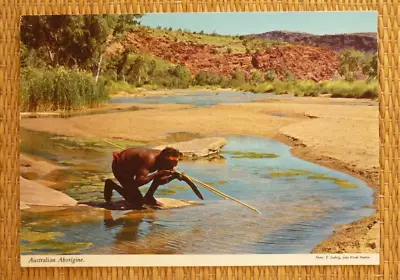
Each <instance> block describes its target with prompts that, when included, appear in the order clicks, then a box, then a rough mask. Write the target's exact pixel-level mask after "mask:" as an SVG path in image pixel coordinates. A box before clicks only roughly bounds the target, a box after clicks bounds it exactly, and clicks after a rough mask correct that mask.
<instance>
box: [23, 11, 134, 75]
mask: <svg viewBox="0 0 400 280" xmlns="http://www.w3.org/2000/svg"><path fill="white" fill-rule="evenodd" d="M137 18H140V15H133V16H127V15H84V16H83V15H79V16H78V15H77V16H70V15H56V16H41V17H37V16H24V17H23V18H22V20H21V41H22V46H23V47H24V48H26V49H27V50H29V51H34V52H35V53H36V54H37V56H38V57H39V58H40V59H42V60H44V61H45V62H46V63H47V65H49V66H51V67H57V66H67V67H72V66H76V67H78V68H80V69H86V70H95V68H97V61H98V59H99V57H100V55H101V54H102V53H103V52H104V49H105V47H106V45H107V42H108V40H109V39H110V36H111V35H114V36H115V35H117V34H121V33H123V32H126V31H127V30H130V29H131V28H133V27H134V26H136V25H137V24H138V22H137V21H136V19H137ZM26 58H27V57H26V56H25V57H22V59H26ZM23 62H25V61H23Z"/></svg>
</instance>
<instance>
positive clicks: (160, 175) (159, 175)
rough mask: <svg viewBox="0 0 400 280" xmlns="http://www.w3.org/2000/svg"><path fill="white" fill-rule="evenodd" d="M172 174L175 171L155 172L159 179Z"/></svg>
mask: <svg viewBox="0 0 400 280" xmlns="http://www.w3.org/2000/svg"><path fill="white" fill-rule="evenodd" d="M174 172H175V171H172V170H160V171H158V172H157V175H158V177H159V178H160V177H165V176H170V175H172V173H174Z"/></svg>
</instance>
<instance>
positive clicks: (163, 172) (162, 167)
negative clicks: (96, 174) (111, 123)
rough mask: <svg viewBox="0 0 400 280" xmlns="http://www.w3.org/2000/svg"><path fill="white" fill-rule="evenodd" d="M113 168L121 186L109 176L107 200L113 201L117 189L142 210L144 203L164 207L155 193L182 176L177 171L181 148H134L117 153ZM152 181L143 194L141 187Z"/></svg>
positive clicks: (106, 191)
mask: <svg viewBox="0 0 400 280" xmlns="http://www.w3.org/2000/svg"><path fill="white" fill-rule="evenodd" d="M113 158H114V159H113V162H112V171H113V173H114V176H115V178H116V179H117V180H118V181H119V182H120V184H121V186H122V187H121V186H119V185H117V184H115V183H114V182H113V181H112V180H110V179H107V180H106V182H105V184H104V199H105V201H106V202H110V201H111V198H112V192H113V190H116V191H117V192H118V193H119V194H120V195H121V196H122V197H123V198H124V199H125V200H126V201H127V202H128V203H130V204H131V205H132V206H133V208H136V209H141V208H142V206H143V204H146V205H153V206H162V204H161V203H160V202H158V201H157V200H156V199H155V198H154V193H155V191H156V190H157V188H158V187H159V186H160V185H165V184H167V183H169V182H171V181H172V180H174V179H177V178H178V179H181V178H180V175H179V174H178V173H176V172H175V171H174V167H175V166H177V164H178V160H179V151H178V150H176V149H173V148H169V147H167V148H165V149H163V150H162V151H160V150H156V149H145V148H130V149H126V150H123V151H122V152H120V153H117V152H114V153H113ZM151 181H152V184H151V186H150V188H149V190H148V191H147V193H146V195H145V196H144V197H143V195H142V193H141V192H140V190H139V187H141V186H143V185H146V184H148V183H149V182H151Z"/></svg>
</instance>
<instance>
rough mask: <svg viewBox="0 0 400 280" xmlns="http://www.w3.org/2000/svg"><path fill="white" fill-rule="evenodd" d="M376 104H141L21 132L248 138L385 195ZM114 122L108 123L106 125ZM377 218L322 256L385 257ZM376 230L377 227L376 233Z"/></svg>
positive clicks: (32, 124)
mask: <svg viewBox="0 0 400 280" xmlns="http://www.w3.org/2000/svg"><path fill="white" fill-rule="evenodd" d="M371 103H373V102H372V101H371V100H354V99H331V98H326V97H318V98H287V97H279V96H278V97H276V98H268V99H265V100H264V101H263V102H257V103H242V104H226V105H225V104H224V105H216V106H214V107H207V108H199V107H194V106H191V105H178V104H156V105H153V104H138V105H137V106H138V107H139V108H142V109H147V110H138V111H132V112H121V113H113V114H108V115H91V116H80V117H72V118H68V119H51V118H46V119H22V120H21V126H22V127H25V128H28V129H33V130H39V131H45V132H52V133H56V134H61V135H67V136H75V137H96V138H99V137H102V138H124V139H130V140H134V141H154V140H155V139H163V138H164V137H165V136H166V134H167V133H170V132H177V131H185V132H192V133H200V134H202V135H205V136H218V135H221V134H245V135H253V136H264V137H270V138H274V139H277V140H279V141H282V142H284V143H285V144H288V145H290V146H291V147H293V148H292V153H293V154H294V155H296V156H298V157H300V158H303V159H306V160H309V161H312V162H315V163H317V164H320V165H323V166H327V167H330V168H332V169H335V170H339V171H343V172H346V173H348V174H350V175H353V176H355V177H358V178H361V179H363V180H364V181H365V182H367V183H368V184H369V186H370V187H372V188H374V189H375V190H376V192H375V198H376V197H377V196H378V194H379V189H378V186H379V180H378V173H379V123H378V114H379V111H378V107H377V106H370V105H371ZM105 116H106V117H105ZM371 207H373V208H375V209H376V211H377V214H375V215H373V216H371V217H367V218H364V219H362V220H360V221H357V222H354V223H352V224H351V225H344V226H343V227H342V228H341V229H337V230H336V231H335V233H334V234H333V235H332V236H331V237H330V238H328V239H326V240H325V241H323V242H322V243H321V244H319V245H318V246H317V247H316V248H315V249H314V250H313V252H314V253H317V252H318V253H322V252H329V253H339V252H360V253H366V252H378V251H379V244H380V242H379V239H378V238H379V237H378V233H379V228H378V230H377V226H378V225H379V223H377V221H378V214H379V213H378V211H379V209H378V205H377V199H375V202H374V205H372V206H371ZM371 225H372V226H371Z"/></svg>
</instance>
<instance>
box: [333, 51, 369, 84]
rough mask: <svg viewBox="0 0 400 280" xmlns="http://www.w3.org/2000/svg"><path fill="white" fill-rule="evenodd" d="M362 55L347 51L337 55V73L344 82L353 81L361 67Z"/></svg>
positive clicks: (357, 52)
mask: <svg viewBox="0 0 400 280" xmlns="http://www.w3.org/2000/svg"><path fill="white" fill-rule="evenodd" d="M362 59H363V53H361V52H359V51H355V50H353V49H348V50H345V51H343V52H342V53H341V54H340V55H339V69H338V72H339V74H340V75H341V76H343V77H344V78H345V80H346V81H354V80H355V79H356V74H357V71H359V69H360V67H361V65H362Z"/></svg>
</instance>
